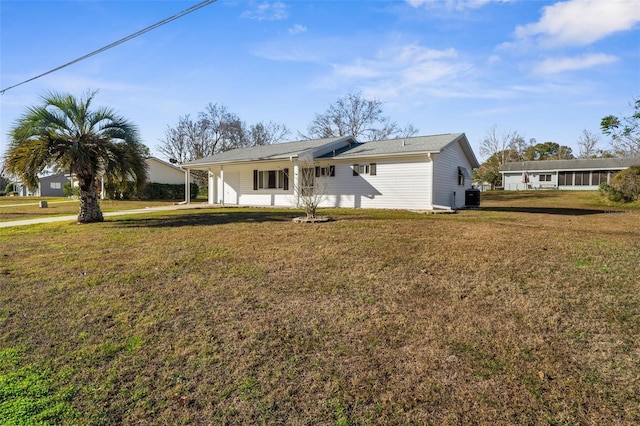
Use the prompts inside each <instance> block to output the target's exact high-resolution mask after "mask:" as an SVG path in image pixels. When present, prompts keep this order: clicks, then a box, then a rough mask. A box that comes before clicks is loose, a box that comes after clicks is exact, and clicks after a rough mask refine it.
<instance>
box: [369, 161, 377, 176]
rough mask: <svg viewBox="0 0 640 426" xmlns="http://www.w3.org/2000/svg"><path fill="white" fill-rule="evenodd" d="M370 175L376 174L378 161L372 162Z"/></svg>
mask: <svg viewBox="0 0 640 426" xmlns="http://www.w3.org/2000/svg"><path fill="white" fill-rule="evenodd" d="M369 175H371V176H375V175H376V163H371V165H370V166H369Z"/></svg>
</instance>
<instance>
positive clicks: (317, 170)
mask: <svg viewBox="0 0 640 426" xmlns="http://www.w3.org/2000/svg"><path fill="white" fill-rule="evenodd" d="M316 177H320V167H318V166H316Z"/></svg>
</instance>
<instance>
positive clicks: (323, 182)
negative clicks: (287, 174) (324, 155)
mask: <svg viewBox="0 0 640 426" xmlns="http://www.w3.org/2000/svg"><path fill="white" fill-rule="evenodd" d="M333 174H335V166H329V165H317V164H316V163H314V162H313V161H312V160H300V161H299V162H298V178H297V180H295V185H294V188H293V190H294V197H295V203H296V206H297V207H298V208H300V209H303V210H304V212H305V214H306V215H307V216H306V220H307V221H310V222H313V221H316V220H318V219H319V218H318V216H317V214H316V213H317V210H318V206H319V205H320V204H321V203H322V202H323V201H324V200H326V199H327V193H328V185H329V179H328V178H329V177H330V176H333Z"/></svg>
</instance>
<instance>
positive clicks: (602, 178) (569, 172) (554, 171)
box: [500, 157, 640, 191]
mask: <svg viewBox="0 0 640 426" xmlns="http://www.w3.org/2000/svg"><path fill="white" fill-rule="evenodd" d="M633 165H640V158H638V157H636V158H580V159H574V160H544V161H518V162H512V163H505V164H503V166H502V168H501V170H500V173H501V174H502V185H503V187H504V189H505V190H510V191H515V190H525V189H565V190H585V189H586V190H596V189H598V188H599V186H600V184H601V183H609V182H610V181H611V178H612V177H613V175H615V174H616V173H617V172H619V171H620V170H624V169H626V168H628V167H630V166H633Z"/></svg>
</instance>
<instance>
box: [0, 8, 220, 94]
mask: <svg viewBox="0 0 640 426" xmlns="http://www.w3.org/2000/svg"><path fill="white" fill-rule="evenodd" d="M216 1H217V0H205V1H203V2H201V3H198V4H196V5H195V6H191V7H190V8H188V9H185V10H183V11H182V12H180V13H177V14H175V15H173V16H170V17H168V18H167V19H163V20H162V21H160V22H158V23H155V24H153V25H151V26H148V27H146V28H144V29H142V30H140V31H138V32H136V33H133V34H131V35H129V36H127V37H124V38H121V39H120V40H118V41H114V42H113V43H111V44H108V45H106V46H104V47H101V48H100V49H98V50H94V51H93V52H91V53H87V54H86V55H84V56H81V57H79V58H77V59H74V60H73V61H71V62H67V63H66V64H64V65H60V66H59V67H56V68H54V69H52V70H49V71H47V72H44V73H42V74H39V75H37V76H35V77H31V78H30V79H28V80H25V81H23V82H21V83H18V84H14V85H13V86H9V87H7V88H4V89H2V90H0V95H4V92H6V91H7V90H9V89H13V88H14V87H18V86H21V85H23V84H25V83H28V82H30V81H33V80H35V79H38V78H40V77H44V76H45V75H47V74H51V73H53V72H56V71H58V70H61V69H62V68H66V67H68V66H69V65H73V64H75V63H77V62H80V61H83V60H85V59H87V58H90V57H92V56H94V55H97V54H98V53H102V52H104V51H105V50H109V49H111V48H112V47H116V46H117V45H119V44H122V43H124V42H126V41H129V40H131V39H133V38H136V37H138V36H140V35H142V34H144V33H146V32H149V31H151V30H154V29H156V28H158V27H161V26H162V25H164V24H167V23H169V22H171V21H175V20H176V19H178V18H181V17H183V16H184V15H186V14H189V13H191V12H194V11H196V10H198V9H200V8H202V7H204V6H208V5H210V4H211V3H214V2H216Z"/></svg>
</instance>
